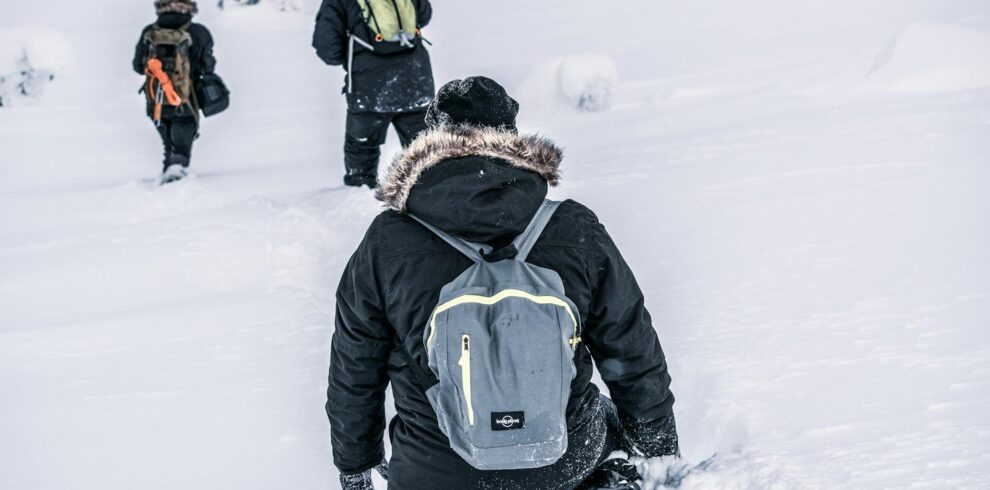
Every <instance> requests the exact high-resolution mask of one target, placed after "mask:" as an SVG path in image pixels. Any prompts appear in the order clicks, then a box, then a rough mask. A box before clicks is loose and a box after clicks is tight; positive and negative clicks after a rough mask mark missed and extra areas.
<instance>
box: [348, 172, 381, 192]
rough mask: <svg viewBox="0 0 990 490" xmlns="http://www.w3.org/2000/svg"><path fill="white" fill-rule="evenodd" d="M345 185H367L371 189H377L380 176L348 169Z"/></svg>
mask: <svg viewBox="0 0 990 490" xmlns="http://www.w3.org/2000/svg"><path fill="white" fill-rule="evenodd" d="M344 185H346V186H350V187H361V186H363V185H366V186H368V188H369V189H375V188H376V187H378V176H376V175H374V174H366V173H359V172H352V171H348V172H347V174H345V175H344Z"/></svg>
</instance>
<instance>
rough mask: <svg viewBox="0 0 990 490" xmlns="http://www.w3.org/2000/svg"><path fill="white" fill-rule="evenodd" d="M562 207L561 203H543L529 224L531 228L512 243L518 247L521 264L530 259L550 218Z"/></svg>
mask: <svg viewBox="0 0 990 490" xmlns="http://www.w3.org/2000/svg"><path fill="white" fill-rule="evenodd" d="M558 207H560V201H551V200H549V199H547V200H545V201H543V204H542V205H540V209H537V210H536V215H535V216H533V220H532V221H530V222H529V226H527V227H526V231H524V232H522V234H521V235H519V236H517V237H516V239H515V240H513V241H512V245H514V246H515V247H516V250H518V251H519V253H518V254H517V255H516V260H518V261H520V262H525V261H526V258H527V257H529V253H530V252H532V251H533V246H535V245H536V241H537V240H539V239H540V235H542V234H543V230H544V229H546V227H547V223H549V222H550V218H552V217H553V214H554V213H555V212H557V208H558Z"/></svg>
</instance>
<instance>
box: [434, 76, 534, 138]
mask: <svg viewBox="0 0 990 490" xmlns="http://www.w3.org/2000/svg"><path fill="white" fill-rule="evenodd" d="M516 114H519V103H518V102H516V101H515V100H514V99H513V98H512V97H509V94H508V93H506V91H505V89H504V88H502V86H501V85H499V84H498V82H496V81H495V80H492V79H491V78H487V77H469V78H465V79H464V80H454V81H451V82H447V84H446V85H444V86H443V87H440V91H439V92H438V93H437V96H436V97H435V98H434V99H433V102H432V103H430V107H429V108H428V109H427V110H426V124H427V125H428V126H430V127H431V128H435V127H437V126H440V125H441V124H468V125H471V126H488V127H493V128H503V129H509V130H512V131H515V129H516Z"/></svg>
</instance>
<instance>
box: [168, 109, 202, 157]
mask: <svg viewBox="0 0 990 490" xmlns="http://www.w3.org/2000/svg"><path fill="white" fill-rule="evenodd" d="M198 132H199V121H197V120H196V117H194V116H180V117H163V118H162V121H161V125H159V126H158V134H159V136H161V137H162V146H164V148H165V162H164V165H165V166H166V167H168V166H169V165H182V166H183V167H188V166H189V159H190V158H191V157H192V145H193V141H195V140H196V135H197V133H198Z"/></svg>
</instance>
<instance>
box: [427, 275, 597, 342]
mask: <svg viewBox="0 0 990 490" xmlns="http://www.w3.org/2000/svg"><path fill="white" fill-rule="evenodd" d="M508 298H523V299H527V300H529V301H532V302H534V303H537V304H541V305H554V306H559V307H561V308H563V309H564V310H565V311H566V312H567V316H568V317H570V319H571V322H572V323H573V324H574V335H573V336H572V337H571V340H570V341H569V342H568V343H569V344H571V349H577V346H578V344H579V343H580V342H581V337H579V336H578V322H577V316H576V315H574V311H572V310H571V306H570V305H568V304H567V303H566V302H565V301H563V300H561V299H560V298H555V297H553V296H536V295H534V294H530V293H527V292H525V291H520V290H518V289H506V290H503V291H502V292H500V293H498V294H496V295H495V296H479V295H475V294H467V295H464V296H459V297H457V298H454V299H452V300H450V301H448V302H446V303H444V304H442V305H440V306H437V307H436V309H435V310H433V315H432V316H431V317H430V335H429V337H427V339H426V347H427V348H429V347H430V346H432V345H433V336H434V335H435V334H436V332H437V316H439V315H440V314H441V313H443V312H445V311H447V310H449V309H451V308H453V307H455V306H459V305H463V304H467V303H475V304H480V305H485V306H491V305H494V304H495V303H498V302H500V301H503V300H505V299H508Z"/></svg>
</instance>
